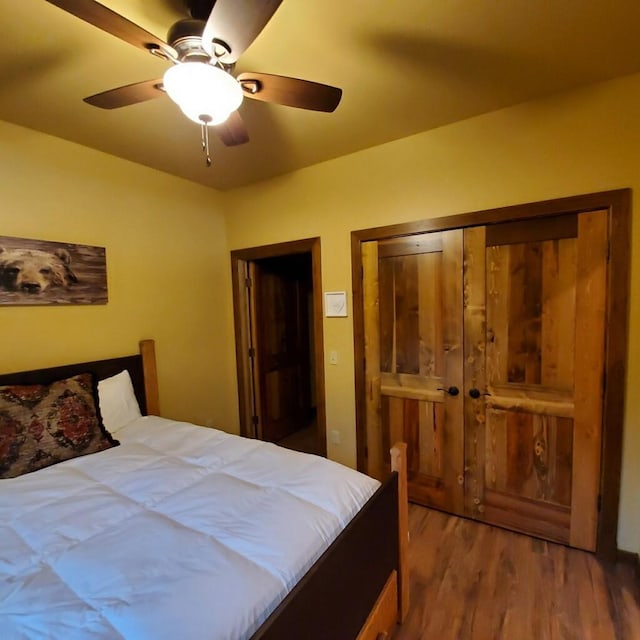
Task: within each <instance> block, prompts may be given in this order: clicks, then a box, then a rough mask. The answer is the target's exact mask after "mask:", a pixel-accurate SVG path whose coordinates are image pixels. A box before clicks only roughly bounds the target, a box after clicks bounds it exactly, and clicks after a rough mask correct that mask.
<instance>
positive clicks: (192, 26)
mask: <svg viewBox="0 0 640 640" xmlns="http://www.w3.org/2000/svg"><path fill="white" fill-rule="evenodd" d="M205 24H206V23H205V21H204V20H195V19H193V18H185V19H184V20H178V22H176V23H175V24H174V25H172V27H171V28H170V29H169V33H168V34H167V42H168V43H169V44H170V45H171V46H172V47H173V48H174V49H175V50H176V51H177V53H178V58H179V60H181V61H184V60H193V59H194V58H198V59H202V58H204V59H206V60H208V59H209V55H208V54H207V53H206V52H205V50H204V49H203V48H202V32H203V31H204V27H205Z"/></svg>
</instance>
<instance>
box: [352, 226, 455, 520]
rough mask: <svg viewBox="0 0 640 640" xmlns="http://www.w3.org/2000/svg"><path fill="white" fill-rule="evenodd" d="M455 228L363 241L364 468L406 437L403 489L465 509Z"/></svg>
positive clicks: (382, 466)
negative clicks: (405, 486)
mask: <svg viewBox="0 0 640 640" xmlns="http://www.w3.org/2000/svg"><path fill="white" fill-rule="evenodd" d="M462 250H463V242H462V231H460V230H453V231H443V232H439V233H425V234H421V235H415V236H410V237H403V238H391V239H388V240H382V241H371V242H366V243H363V246H362V259H363V265H362V267H363V296H364V333H365V335H364V340H365V379H366V388H367V400H366V403H367V409H366V424H367V447H366V460H367V472H368V473H369V474H371V475H373V476H375V477H378V478H380V477H382V475H383V474H384V472H385V471H388V470H389V454H388V451H389V448H390V446H391V444H392V443H393V442H394V441H396V440H400V439H402V440H404V441H406V442H407V443H408V474H409V497H410V499H411V500H412V501H415V502H418V503H421V504H426V505H432V506H437V507H439V508H442V509H446V510H449V511H452V512H454V513H462V510H463V473H464V471H463V462H464V455H463V435H464V434H463V423H462V418H463V396H462V388H463V385H462V382H463V381H462V346H463V344H462V289H461V287H462Z"/></svg>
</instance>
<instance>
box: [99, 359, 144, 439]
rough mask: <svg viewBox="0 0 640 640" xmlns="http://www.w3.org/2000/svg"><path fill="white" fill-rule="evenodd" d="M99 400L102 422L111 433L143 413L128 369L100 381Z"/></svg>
mask: <svg viewBox="0 0 640 640" xmlns="http://www.w3.org/2000/svg"><path fill="white" fill-rule="evenodd" d="M98 401H99V403H100V413H101V414H102V422H103V424H104V426H105V428H106V429H107V431H109V432H110V433H116V432H117V431H120V429H122V427H124V426H125V425H127V424H129V423H130V422H131V421H133V420H136V419H137V418H140V417H141V415H142V414H141V413H140V407H139V406H138V401H137V400H136V395H135V393H134V391H133V384H131V376H130V375H129V372H128V371H126V370H124V371H121V372H120V373H117V374H116V375H115V376H111V377H110V378H105V379H104V380H100V381H99V382H98Z"/></svg>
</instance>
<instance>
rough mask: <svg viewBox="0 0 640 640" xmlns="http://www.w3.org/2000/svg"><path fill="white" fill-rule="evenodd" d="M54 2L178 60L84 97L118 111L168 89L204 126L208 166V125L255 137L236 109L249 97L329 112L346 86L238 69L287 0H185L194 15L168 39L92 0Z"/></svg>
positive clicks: (230, 140) (226, 135)
mask: <svg viewBox="0 0 640 640" xmlns="http://www.w3.org/2000/svg"><path fill="white" fill-rule="evenodd" d="M47 2H49V3H50V4H53V5H55V6H57V7H60V8H61V9H63V10H64V11H67V12H68V13H71V14H73V15H74V16H76V17H78V18H80V19H81V20H84V21H85V22H88V23H89V24H92V25H94V26H95V27H98V28H99V29H102V30H103V31H106V32H107V33H110V34H111V35H114V36H116V37H117V38H120V39H121V40H124V41H125V42H128V43H129V44H132V45H134V46H136V47H139V48H141V49H145V50H147V51H148V52H149V53H151V54H153V55H155V56H159V57H161V58H164V59H165V60H167V61H168V62H171V63H172V64H173V66H172V67H170V68H169V69H168V70H167V71H166V73H165V74H164V76H163V77H162V78H159V79H155V80H146V81H144V82H136V83H134V84H129V85H126V86H124V87H118V88H116V89H110V90H109V91H103V92H102V93H97V94H95V95H93V96H89V97H88V98H85V99H84V100H85V102H87V103H88V104H90V105H93V106H95V107H100V108H102V109H116V108H119V107H125V106H127V105H131V104H136V103H139V102H144V101H146V100H151V99H153V98H157V97H160V96H163V95H168V96H169V97H170V98H171V99H172V100H173V101H174V102H176V104H178V106H179V107H180V108H181V110H182V111H183V113H184V114H185V115H186V116H187V117H188V118H190V119H191V120H193V121H194V122H196V123H198V124H199V125H201V132H202V146H203V150H204V152H205V157H206V161H207V166H210V165H211V157H210V152H209V134H208V128H209V127H210V126H212V127H213V128H214V129H215V131H216V133H217V134H218V136H219V138H220V139H221V140H222V142H223V143H224V144H225V145H227V146H235V145H239V144H243V143H245V142H248V141H249V134H248V131H247V128H246V126H245V124H244V122H243V120H242V118H241V117H240V114H239V113H238V111H237V109H238V107H239V106H240V104H241V102H242V99H243V97H245V96H246V97H248V98H253V99H255V100H263V101H265V102H274V103H277V104H283V105H288V106H291V107H298V108H301V109H312V110H315V111H326V112H331V111H334V110H335V109H336V107H337V106H338V104H339V103H340V98H341V97H342V90H341V89H338V88H337V87H332V86H329V85H325V84H320V83H317V82H311V81H309V80H300V79H298V78H288V77H286V76H280V75H272V74H267V73H253V72H246V73H240V74H239V75H238V76H235V77H234V75H233V70H234V68H235V64H236V61H237V60H238V58H239V57H240V55H241V54H242V53H243V52H244V51H245V50H246V49H247V48H248V47H249V45H251V43H252V42H253V41H254V40H255V39H256V38H257V37H258V35H259V34H260V32H261V31H262V29H263V28H264V27H265V25H266V24H267V22H269V20H270V19H271V17H272V16H273V14H274V13H275V12H276V10H277V9H278V7H279V6H280V4H281V3H282V0H187V3H186V4H187V5H188V8H189V10H190V14H191V18H187V19H183V20H179V21H178V22H176V23H175V24H174V25H173V26H172V27H171V28H170V29H169V33H168V35H167V42H165V41H163V40H161V39H160V38H157V37H156V36H154V35H153V34H151V33H149V32H148V31H145V30H144V29H142V28H141V27H139V26H138V25H136V24H134V23H133V22H131V21H130V20H127V19H126V18H124V17H123V16H121V15H120V14H118V13H116V12H115V11H113V10H111V9H109V8H108V7H105V6H104V5H101V4H100V3H98V2H95V1H94V0H47Z"/></svg>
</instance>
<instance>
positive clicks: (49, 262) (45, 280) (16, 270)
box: [0, 236, 107, 305]
mask: <svg viewBox="0 0 640 640" xmlns="http://www.w3.org/2000/svg"><path fill="white" fill-rule="evenodd" d="M106 302H107V272H106V256H105V249H104V247H92V246H88V245H77V244H63V243H58V242H47V241H44V240H28V239H25V238H12V237H8V236H0V304H2V305H11V304H12V305H36V304H105V303H106Z"/></svg>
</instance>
